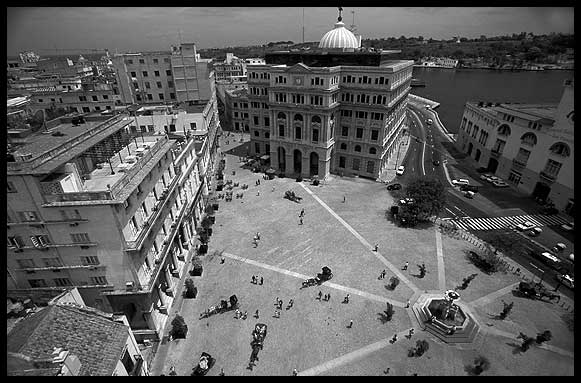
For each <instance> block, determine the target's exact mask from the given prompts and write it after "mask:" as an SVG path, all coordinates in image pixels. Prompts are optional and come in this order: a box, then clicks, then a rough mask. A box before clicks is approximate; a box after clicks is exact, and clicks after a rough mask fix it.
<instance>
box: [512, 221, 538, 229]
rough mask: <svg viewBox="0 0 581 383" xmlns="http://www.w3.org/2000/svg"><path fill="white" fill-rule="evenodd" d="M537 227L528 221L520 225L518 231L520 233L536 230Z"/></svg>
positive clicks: (517, 227)
mask: <svg viewBox="0 0 581 383" xmlns="http://www.w3.org/2000/svg"><path fill="white" fill-rule="evenodd" d="M535 226H536V225H535V224H534V223H532V222H529V221H526V222H523V223H519V224H518V225H516V229H517V230H518V231H527V230H530V229H532V228H534V227H535Z"/></svg>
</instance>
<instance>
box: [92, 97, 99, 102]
mask: <svg viewBox="0 0 581 383" xmlns="http://www.w3.org/2000/svg"><path fill="white" fill-rule="evenodd" d="M91 98H92V99H93V101H99V98H98V97H97V96H91Z"/></svg>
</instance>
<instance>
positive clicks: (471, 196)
mask: <svg viewBox="0 0 581 383" xmlns="http://www.w3.org/2000/svg"><path fill="white" fill-rule="evenodd" d="M474 194H476V193H474V192H473V191H467V192H465V193H464V197H466V198H470V199H472V198H474Z"/></svg>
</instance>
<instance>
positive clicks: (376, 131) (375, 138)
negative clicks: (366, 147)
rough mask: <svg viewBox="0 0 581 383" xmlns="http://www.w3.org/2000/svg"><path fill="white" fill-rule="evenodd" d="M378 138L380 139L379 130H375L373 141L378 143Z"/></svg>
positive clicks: (372, 136)
mask: <svg viewBox="0 0 581 383" xmlns="http://www.w3.org/2000/svg"><path fill="white" fill-rule="evenodd" d="M378 138H379V130H377V129H373V130H372V131H371V141H377V139H378Z"/></svg>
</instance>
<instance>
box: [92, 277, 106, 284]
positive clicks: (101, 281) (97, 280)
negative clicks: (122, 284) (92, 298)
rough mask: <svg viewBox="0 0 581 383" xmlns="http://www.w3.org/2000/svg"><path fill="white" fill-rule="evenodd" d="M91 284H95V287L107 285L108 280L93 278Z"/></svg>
mask: <svg viewBox="0 0 581 383" xmlns="http://www.w3.org/2000/svg"><path fill="white" fill-rule="evenodd" d="M91 284H93V285H106V284H107V278H105V277H91Z"/></svg>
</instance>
